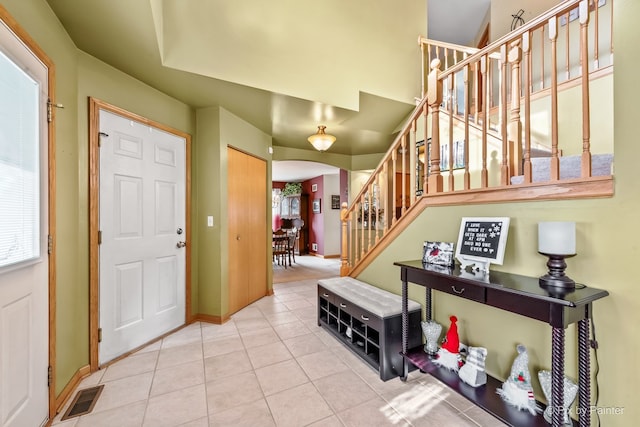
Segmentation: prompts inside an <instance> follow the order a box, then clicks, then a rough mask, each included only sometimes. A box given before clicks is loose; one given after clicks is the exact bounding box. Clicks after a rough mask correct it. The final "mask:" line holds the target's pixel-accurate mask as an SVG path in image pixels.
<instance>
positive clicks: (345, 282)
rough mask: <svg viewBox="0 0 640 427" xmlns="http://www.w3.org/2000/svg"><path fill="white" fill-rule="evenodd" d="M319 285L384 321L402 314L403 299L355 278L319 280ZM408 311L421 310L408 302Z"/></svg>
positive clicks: (416, 304) (414, 303)
mask: <svg viewBox="0 0 640 427" xmlns="http://www.w3.org/2000/svg"><path fill="white" fill-rule="evenodd" d="M318 285H319V286H322V287H323V288H325V289H326V290H328V291H331V292H333V293H334V294H336V295H338V296H340V297H342V298H344V299H346V300H347V301H350V302H352V303H354V304H357V305H358V306H359V307H360V308H362V309H364V310H367V311H368V312H370V313H372V314H374V315H376V316H378V317H380V318H382V319H384V318H385V317H389V316H394V315H397V314H401V313H402V297H400V295H396V294H393V293H391V292H388V291H385V290H384V289H380V288H376V287H375V286H372V285H370V284H368V283H365V282H362V281H360V280H357V279H354V278H353V277H333V278H330V279H321V280H318ZM407 308H408V311H414V310H419V309H421V306H420V304H418V303H417V302H415V301H412V300H408V301H407Z"/></svg>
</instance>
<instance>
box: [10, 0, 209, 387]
mask: <svg viewBox="0 0 640 427" xmlns="http://www.w3.org/2000/svg"><path fill="white" fill-rule="evenodd" d="M2 5H3V6H4V7H5V8H6V9H7V10H8V11H9V13H10V14H11V15H12V16H13V17H14V19H16V21H17V22H18V23H19V24H20V25H21V26H22V27H23V28H24V29H25V30H26V31H27V32H28V34H29V35H30V36H31V37H32V38H33V39H34V40H35V42H36V43H37V44H38V45H39V46H40V47H41V48H42V49H43V50H44V52H45V53H46V54H47V55H48V56H49V57H50V58H51V60H52V61H53V62H54V64H55V91H56V97H55V99H54V101H55V102H57V103H61V104H63V105H64V109H59V110H57V111H56V122H55V126H56V150H55V157H56V188H55V191H56V199H55V200H56V224H55V228H56V235H57V242H56V266H55V268H56V332H57V341H56V394H58V393H60V391H61V390H62V388H63V387H64V386H65V385H66V384H67V383H68V382H69V380H70V379H71V378H72V376H73V375H74V374H75V373H76V372H77V371H78V369H80V368H81V367H83V366H85V365H87V364H88V363H89V322H88V319H89V248H88V245H89V239H88V231H89V210H88V194H89V180H88V179H89V166H88V145H89V142H88V97H89V96H93V97H96V98H99V99H102V100H104V101H106V102H109V103H112V104H114V105H117V106H118V107H122V108H125V109H127V110H129V111H132V112H134V113H136V114H139V115H141V116H144V117H148V118H150V119H152V120H155V121H158V122H160V123H164V124H167V125H169V126H172V127H174V128H177V129H179V130H181V131H183V132H186V133H189V134H192V135H193V134H194V130H195V113H194V111H193V110H192V109H191V108H190V107H189V106H187V105H186V104H183V103H181V102H179V101H176V100H175V99H172V98H171V97H169V96H167V95H165V94H163V93H161V92H159V91H157V90H155V89H153V88H151V87H149V86H147V85H145V84H143V83H141V82H140V81H138V80H135V79H134V78H132V77H130V76H128V75H126V74H124V73H122V72H120V71H118V70H116V69H114V68H112V67H110V66H108V65H106V64H104V63H102V62H100V61H98V60H96V59H95V58H93V57H91V56H89V55H87V54H85V53H83V52H81V51H79V50H78V49H76V47H75V45H74V44H73V42H72V41H71V39H70V38H69V37H68V35H67V34H66V32H65V31H64V29H63V28H62V26H61V25H60V23H59V21H58V20H57V18H56V16H55V15H54V14H53V13H52V12H51V9H50V8H49V6H48V4H47V3H46V2H45V1H43V0H28V1H25V0H7V1H3V2H2ZM194 258H196V257H194ZM193 286H194V288H196V298H197V277H196V280H194V281H193Z"/></svg>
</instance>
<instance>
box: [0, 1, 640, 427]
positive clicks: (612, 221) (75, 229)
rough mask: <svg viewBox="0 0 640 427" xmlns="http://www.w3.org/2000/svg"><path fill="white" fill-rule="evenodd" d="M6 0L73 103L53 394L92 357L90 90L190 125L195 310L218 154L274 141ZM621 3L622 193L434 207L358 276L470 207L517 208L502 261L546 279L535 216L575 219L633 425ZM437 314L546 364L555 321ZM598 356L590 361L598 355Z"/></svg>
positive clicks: (385, 269)
mask: <svg viewBox="0 0 640 427" xmlns="http://www.w3.org/2000/svg"><path fill="white" fill-rule="evenodd" d="M2 5H3V6H4V7H5V8H6V9H7V10H8V11H9V13H10V14H11V15H12V16H13V17H14V18H15V19H16V20H17V21H18V22H19V23H20V25H21V26H23V27H24V28H25V29H26V31H27V32H28V33H29V34H30V35H31V37H33V38H34V39H35V40H36V42H37V43H38V44H39V45H40V47H41V48H42V49H43V50H44V51H45V52H46V53H47V54H48V55H49V56H50V58H51V59H52V60H53V61H54V63H55V65H56V92H57V96H56V99H55V102H59V103H62V104H64V105H65V108H64V110H59V111H57V120H56V144H57V145H56V151H55V155H56V161H57V177H56V203H57V208H56V215H57V221H56V231H57V236H58V241H57V253H56V255H57V259H56V271H57V276H56V280H57V294H56V305H57V322H56V326H57V363H56V365H57V377H56V392H57V393H59V392H60V390H61V388H62V387H64V386H65V385H66V384H67V382H68V381H69V380H70V379H71V377H72V375H73V374H74V373H75V372H77V370H78V369H79V368H81V367H82V366H85V365H87V364H88V359H89V358H88V286H89V285H88V200H87V195H88V163H87V159H88V150H87V145H88V138H87V129H88V125H87V115H88V114H87V104H86V103H87V96H95V97H98V98H100V99H103V100H104V101H107V102H110V103H113V104H115V105H118V106H119V107H122V108H126V109H129V110H131V111H133V112H134V113H137V114H140V115H143V116H146V117H149V118H150V119H153V120H156V121H159V122H162V123H166V124H168V125H170V126H173V127H175V128H177V129H180V130H182V131H184V132H187V133H190V134H191V135H194V136H195V137H194V139H193V144H192V150H193V153H192V159H193V166H192V173H193V183H192V185H193V196H194V197H193V198H194V201H193V207H192V214H193V216H192V219H193V223H192V225H193V249H194V250H193V265H192V268H193V277H194V280H193V283H192V285H193V292H194V299H193V301H194V313H197V312H200V313H204V314H211V315H216V314H222V313H224V310H225V309H226V305H225V302H224V299H225V298H226V297H225V295H224V292H223V291H222V288H223V286H222V284H223V283H224V282H225V279H226V276H225V274H226V272H225V269H226V267H225V261H224V252H225V250H224V242H225V241H226V240H225V239H226V237H225V235H224V231H223V230H225V215H226V212H223V206H225V204H224V201H225V200H226V194H225V192H226V167H224V157H223V154H222V153H223V152H224V151H225V150H226V147H225V144H227V143H228V144H231V145H234V146H236V147H238V148H241V149H243V150H245V151H248V152H250V153H252V154H254V155H256V156H258V157H263V158H268V155H267V154H266V150H265V149H266V148H267V147H268V146H269V145H270V144H271V142H270V137H269V136H268V135H265V134H263V133H261V132H259V131H257V129H255V128H254V127H253V126H252V125H251V124H249V123H246V122H243V121H242V120H240V119H238V118H237V117H235V116H233V115H231V114H229V113H228V112H226V111H225V110H223V109H221V108H218V107H211V108H205V109H200V110H198V111H194V110H193V109H191V108H190V107H189V106H187V105H185V104H182V103H181V102H179V101H176V100H175V99H172V98H170V97H168V96H166V95H163V94H162V93H160V92H158V91H156V90H155V89H153V88H151V87H149V86H147V85H144V84H142V83H140V82H138V81H137V80H135V79H133V78H131V77H129V76H127V75H125V74H123V73H121V72H119V71H117V70H115V69H113V68H111V67H109V66H107V65H105V64H104V63H101V62H100V61H97V60H95V59H94V58H92V57H91V56H89V55H86V54H84V53H82V52H79V51H78V50H77V49H76V47H75V46H74V45H73V43H72V42H71V40H70V39H69V37H68V35H67V34H66V33H65V32H64V30H63V28H62V26H61V25H60V23H59V22H58V20H57V18H56V17H55V16H54V14H53V13H52V12H51V10H50V9H49V6H48V5H47V3H46V2H45V1H44V0H3V1H2ZM614 14H615V16H614V20H615V23H616V29H615V33H614V45H615V46H616V66H615V67H616V69H615V75H614V84H613V92H614V118H613V120H614V134H615V141H614V147H615V153H616V163H615V168H616V169H615V173H616V177H615V179H616V186H615V196H614V197H612V198H607V199H597V200H580V201H554V202H527V203H510V204H494V205H486V206H482V205H470V206H459V207H443V208H430V209H427V210H426V211H425V213H424V214H423V215H422V216H421V217H420V218H419V219H418V220H416V221H415V223H414V224H412V225H411V226H410V227H409V229H408V230H407V231H406V232H405V233H403V234H402V235H401V236H400V237H399V238H398V239H397V240H396V241H395V242H394V243H393V244H392V245H391V246H390V247H389V248H388V249H387V250H386V251H385V252H384V253H383V254H382V255H381V256H380V257H379V259H378V260H376V262H375V263H374V264H373V265H372V266H371V267H370V268H368V269H367V270H366V271H365V272H364V273H363V274H362V275H361V279H363V280H366V281H369V282H371V283H375V284H378V285H379V286H381V287H383V288H386V289H390V290H394V291H396V292H399V285H400V284H399V277H398V276H399V274H398V273H399V271H398V269H397V268H389V266H390V265H391V264H392V263H393V261H396V260H402V259H415V258H418V257H419V256H420V255H421V244H422V241H423V240H426V239H434V240H435V239H439V240H455V238H456V236H457V232H458V227H459V221H460V217H462V216H509V217H511V218H512V223H511V229H510V232H509V239H508V243H507V253H506V256H505V262H504V265H503V266H494V267H493V268H494V269H500V270H505V271H511V272H516V273H520V274H528V275H533V276H537V275H540V274H541V273H542V272H543V271H544V270H545V266H544V264H545V259H544V258H543V257H542V256H540V255H539V254H537V252H536V241H537V238H536V224H537V222H539V221H542V220H552V219H553V220H574V221H576V222H577V229H578V241H577V247H578V255H577V256H576V257H574V258H571V259H569V260H568V264H569V268H568V272H569V275H570V276H571V277H573V278H574V279H576V280H578V281H580V282H584V283H586V284H588V285H590V286H595V287H599V288H604V289H607V290H608V291H609V292H610V294H611V295H610V297H608V298H606V299H604V300H601V301H598V302H596V303H595V304H594V314H595V321H596V325H597V331H598V340H599V343H600V349H599V351H598V356H599V367H600V374H599V377H598V378H599V385H600V401H599V406H600V407H614V406H615V407H622V408H624V415H622V416H620V415H617V416H616V415H606V416H601V418H602V424H603V425H608V426H626V425H630V423H633V421H631V420H635V419H638V418H640V413H639V412H640V411H639V409H638V408H637V407H636V406H637V405H635V403H636V400H637V399H636V398H635V395H636V390H635V384H637V383H639V382H640V374H639V373H638V370H637V369H635V368H636V367H635V364H634V362H635V361H636V360H637V354H638V351H639V350H640V348H639V343H640V340H638V338H637V334H636V333H635V330H634V329H635V327H636V325H637V324H638V323H639V321H640V291H638V289H637V284H636V282H637V280H636V279H635V272H634V271H633V270H632V266H633V265H634V262H636V260H637V259H638V255H639V252H640V251H639V248H640V244H639V243H638V241H639V240H640V239H639V238H640V233H639V232H638V231H637V228H635V217H636V216H637V212H638V210H639V209H640V197H639V196H640V195H639V193H638V190H637V182H638V179H639V178H640V177H639V176H638V174H639V172H638V171H639V170H640V169H639V168H638V167H637V162H638V158H640V146H639V145H638V144H636V143H635V140H636V139H637V136H636V133H637V110H638V108H637V106H636V105H635V102H637V101H636V100H637V99H640V85H638V84H637V69H638V67H639V66H640V60H639V59H638V57H637V40H638V39H639V38H640V27H639V26H638V25H637V24H636V22H635V21H636V17H637V16H640V4H639V3H638V2H637V1H636V0H616V5H615V8H614ZM325 156H326V157H325ZM299 157H300V156H299V153H295V154H294V155H291V156H288V155H286V154H285V155H283V156H282V158H283V159H284V158H291V159H293V158H296V159H298V158H299ZM346 157H347V158H346V159H343V158H339V157H336V158H334V157H333V156H330V155H329V154H325V155H323V157H322V158H326V159H328V161H327V163H331V164H334V165H335V166H339V167H342V168H344V169H367V168H369V166H367V165H365V164H360V165H359V166H360V167H357V168H354V167H351V166H352V165H353V164H355V163H356V161H355V159H354V160H351V159H349V158H348V156H346ZM274 158H276V155H275V153H274ZM309 160H318V158H317V157H315V158H313V159H309ZM367 160H368V159H367ZM362 163H367V164H368V163H369V161H363V162H362ZM371 167H375V164H374V165H372V166H371ZM269 171H270V166H269ZM267 211H268V212H270V209H268V210H267ZM210 212H211V213H210ZM209 214H213V215H214V218H215V220H216V221H215V226H214V227H213V228H207V227H205V226H204V225H206V222H204V221H206V215H209ZM218 219H219V220H218ZM411 296H412V298H413V299H416V300H418V301H422V300H423V298H424V296H423V292H417V291H414V292H413V293H412V295H411ZM435 313H436V317H437V319H438V320H440V321H441V322H445V321H446V318H447V316H448V315H449V314H450V313H455V314H456V315H457V316H458V317H459V318H460V319H461V320H460V322H459V330H460V333H461V335H462V338H463V340H465V341H466V342H468V343H470V344H480V345H484V346H486V347H488V348H489V349H490V353H489V358H488V364H487V366H488V369H489V371H491V372H492V373H493V374H495V375H497V376H499V377H504V376H505V375H506V374H507V372H508V369H509V367H510V364H511V362H512V360H513V357H514V356H515V344H516V343H523V344H525V345H527V346H528V348H529V351H530V356H531V365H530V367H531V369H532V370H535V371H537V369H538V368H548V367H549V366H550V331H549V328H548V327H547V326H546V325H544V324H541V323H540V322H535V321H532V320H528V319H524V318H520V317H517V316H513V315H509V314H507V313H503V312H501V311H498V310H492V309H487V308H485V307H482V306H479V305H477V304H474V303H472V302H466V301H460V300H457V299H453V298H451V297H447V296H442V295H439V296H437V298H436V311H435ZM575 341H576V337H575V330H574V328H570V329H569V331H568V333H567V344H568V348H567V358H566V360H567V371H568V373H569V375H571V376H572V377H574V378H575V376H576V375H575V371H576V367H575V363H574V362H573V360H574V357H575ZM592 364H595V361H594V360H592ZM538 395H540V394H539V390H538Z"/></svg>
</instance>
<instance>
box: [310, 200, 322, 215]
mask: <svg viewBox="0 0 640 427" xmlns="http://www.w3.org/2000/svg"><path fill="white" fill-rule="evenodd" d="M311 209H312V210H313V213H314V214H319V213H320V199H313V204H312V205H311Z"/></svg>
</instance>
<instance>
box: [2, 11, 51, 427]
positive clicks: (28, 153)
mask: <svg viewBox="0 0 640 427" xmlns="http://www.w3.org/2000/svg"><path fill="white" fill-rule="evenodd" d="M47 73H48V70H47V67H46V66H45V65H43V64H42V63H41V62H40V61H39V60H38V58H36V57H35V56H34V55H33V54H32V52H31V51H30V50H29V49H28V48H27V47H26V46H25V45H24V44H23V43H22V42H21V41H20V40H19V39H18V38H17V37H16V36H15V34H14V33H13V32H11V31H10V30H9V29H8V27H6V25H5V24H4V22H2V21H1V20H0V426H2V427H22V426H39V425H42V424H43V423H44V422H45V421H46V420H47V415H48V393H49V390H48V384H47V374H48V372H47V367H48V363H49V362H48V360H49V356H48V355H49V321H48V317H49V314H48V313H49V256H48V253H47V248H48V244H47V238H48V234H49V227H48V223H49V212H48V191H49V180H48V162H49V155H48V136H47V135H48V126H47V99H48V95H47V92H48V89H47Z"/></svg>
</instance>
